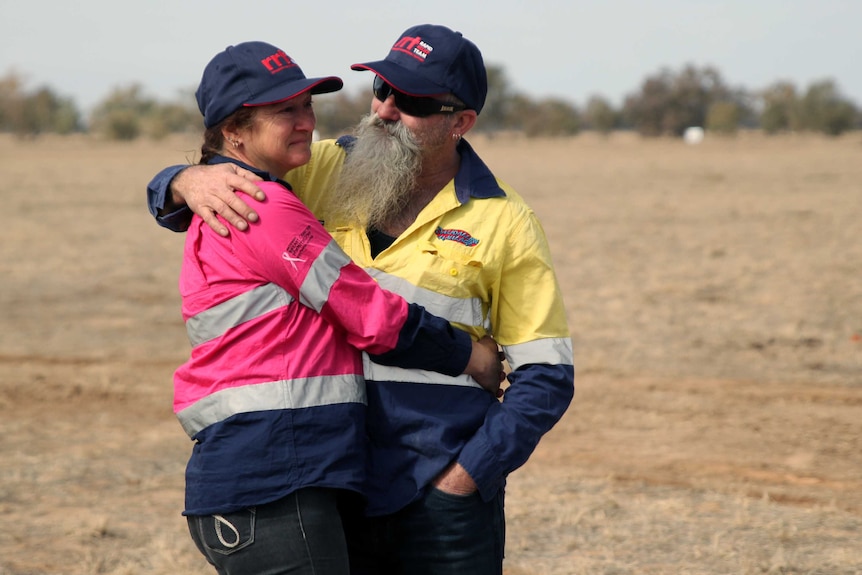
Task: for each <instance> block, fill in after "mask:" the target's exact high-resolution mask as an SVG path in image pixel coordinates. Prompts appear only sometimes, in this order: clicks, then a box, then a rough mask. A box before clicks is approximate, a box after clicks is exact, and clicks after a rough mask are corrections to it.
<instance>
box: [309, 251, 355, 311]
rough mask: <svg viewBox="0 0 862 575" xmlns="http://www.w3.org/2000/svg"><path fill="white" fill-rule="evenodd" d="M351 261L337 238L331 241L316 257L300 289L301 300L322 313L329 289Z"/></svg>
mask: <svg viewBox="0 0 862 575" xmlns="http://www.w3.org/2000/svg"><path fill="white" fill-rule="evenodd" d="M349 263H350V258H349V257H348V256H347V254H345V253H344V252H343V251H341V248H339V247H338V244H336V243H335V240H332V241H330V242H329V243H328V244H327V245H326V247H325V248H323V250H322V251H321V252H320V253H319V254H318V255H317V257H316V258H314V262H313V263H312V265H311V267H310V268H309V270H308V275H306V276H305V280H304V281H303V282H302V287H301V288H300V289H299V300H300V301H301V302H302V303H303V304H304V305H306V306H308V307H310V308H311V309H313V310H314V311H316V312H317V313H320V310H322V309H323V306H324V305H326V302H327V300H328V299H329V291H330V290H331V289H332V286H333V284H335V282H336V281H337V280H338V277H339V275H340V274H341V268H343V267H344V266H346V265H347V264H349Z"/></svg>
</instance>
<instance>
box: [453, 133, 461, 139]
mask: <svg viewBox="0 0 862 575" xmlns="http://www.w3.org/2000/svg"><path fill="white" fill-rule="evenodd" d="M452 139H453V140H456V141H457V140H460V139H461V134H452Z"/></svg>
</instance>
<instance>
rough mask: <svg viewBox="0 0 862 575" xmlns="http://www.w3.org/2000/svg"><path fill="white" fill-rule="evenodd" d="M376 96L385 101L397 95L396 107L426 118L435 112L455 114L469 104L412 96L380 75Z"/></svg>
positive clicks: (376, 81)
mask: <svg viewBox="0 0 862 575" xmlns="http://www.w3.org/2000/svg"><path fill="white" fill-rule="evenodd" d="M373 87H374V97H375V98H377V99H378V100H380V101H381V102H385V101H386V98H388V97H389V96H390V95H391V96H395V107H396V108H398V109H399V110H400V111H401V112H403V113H405V114H408V115H410V116H416V117H417V118H426V117H428V116H433V115H434V114H454V113H455V112H460V111H461V110H466V109H467V106H462V105H461V104H455V103H454V102H444V101H443V100H437V99H435V98H423V97H420V96H410V95H407V94H405V93H404V92H399V91H398V90H396V89H395V88H393V87H392V86H391V85H389V84H388V83H387V82H386V80H384V79H383V78H381V77H380V76H374V86H373Z"/></svg>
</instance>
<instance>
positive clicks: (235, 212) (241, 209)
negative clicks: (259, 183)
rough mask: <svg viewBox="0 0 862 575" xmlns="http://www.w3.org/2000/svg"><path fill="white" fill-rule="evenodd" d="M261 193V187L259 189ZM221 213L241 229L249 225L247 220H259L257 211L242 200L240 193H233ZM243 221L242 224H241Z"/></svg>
mask: <svg viewBox="0 0 862 575" xmlns="http://www.w3.org/2000/svg"><path fill="white" fill-rule="evenodd" d="M257 191H258V192H260V193H261V194H263V192H261V191H260V189H258V190H257ZM219 213H220V214H221V215H222V217H223V218H225V219H226V220H228V221H229V222H230V223H231V224H232V225H234V226H236V227H237V228H239V229H240V230H244V229H246V228H247V227H248V225H247V224H246V221H249V222H256V221H257V220H258V216H257V212H255V211H254V210H253V209H251V207H249V205H248V204H246V203H245V202H244V201H242V197H241V196H240V195H238V194H231V195H230V196H229V197H228V200H227V202H226V204H225V206H224V208H223V209H222V210H219ZM240 222H241V223H242V224H241V226H240V225H239V224H240Z"/></svg>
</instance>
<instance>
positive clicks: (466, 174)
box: [455, 139, 506, 204]
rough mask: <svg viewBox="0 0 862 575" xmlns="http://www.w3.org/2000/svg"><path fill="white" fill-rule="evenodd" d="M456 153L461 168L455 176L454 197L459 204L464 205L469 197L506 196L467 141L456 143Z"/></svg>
mask: <svg viewBox="0 0 862 575" xmlns="http://www.w3.org/2000/svg"><path fill="white" fill-rule="evenodd" d="M458 153H459V154H460V155H461V167H460V168H458V173H457V174H455V196H456V197H457V198H458V201H459V202H461V203H462V204H465V203H467V201H468V200H469V199H470V198H471V197H473V198H481V199H484V198H501V197H505V196H506V192H504V191H503V190H502V189H501V188H500V185H499V184H498V183H497V178H495V177H494V174H493V173H491V170H490V169H489V168H488V166H487V165H485V162H483V161H482V158H480V157H479V155H478V154H477V153H476V152H475V151H474V150H473V147H472V146H471V145H470V144H469V143H467V140H463V139H462V140H461V141H460V142H458Z"/></svg>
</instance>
